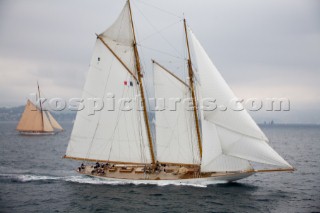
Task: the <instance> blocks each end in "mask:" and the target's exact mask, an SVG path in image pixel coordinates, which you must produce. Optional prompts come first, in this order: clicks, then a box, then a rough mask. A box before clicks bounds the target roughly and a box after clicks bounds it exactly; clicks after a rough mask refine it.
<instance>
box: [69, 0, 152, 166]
mask: <svg viewBox="0 0 320 213" xmlns="http://www.w3.org/2000/svg"><path fill="white" fill-rule="evenodd" d="M133 43H134V35H133V29H132V25H131V19H130V8H129V3H128V2H127V3H126V5H125V6H124V8H123V10H122V12H121V14H120V16H119V17H118V19H117V20H116V21H115V22H114V24H113V25H112V26H111V27H110V28H108V29H107V30H106V31H105V32H103V33H102V34H100V35H99V36H98V39H97V41H96V44H95V47H94V51H93V56H92V59H91V63H90V69H89V73H88V75H87V80H86V83H85V86H84V90H83V95H82V98H83V100H84V106H85V107H86V108H85V109H83V110H81V111H79V112H78V113H77V117H76V120H75V123H74V127H73V131H72V134H71V138H70V141H69V145H68V148H67V152H66V157H67V158H74V159H83V160H101V161H102V160H103V161H114V162H130V163H150V162H151V156H150V151H149V145H148V138H147V134H146V131H147V130H146V126H145V125H144V124H143V114H142V110H140V111H139V110H138V109H140V107H139V106H140V103H139V101H136V100H137V97H139V95H140V92H139V83H138V81H137V80H136V75H137V72H136V68H135V55H134V49H133ZM102 102H103V103H104V106H103V107H101V106H100V108H101V109H100V110H96V111H94V113H93V112H92V110H94V109H96V108H97V103H100V104H101V103H102ZM93 103H95V104H93ZM128 105H130V106H131V107H132V108H131V109H129V108H126V107H127V106H128Z"/></svg>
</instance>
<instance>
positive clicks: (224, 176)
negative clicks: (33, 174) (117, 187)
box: [65, 1, 293, 183]
mask: <svg viewBox="0 0 320 213" xmlns="http://www.w3.org/2000/svg"><path fill="white" fill-rule="evenodd" d="M183 23H184V32H185V35H184V39H185V40H186V49H187V53H188V54H187V58H186V60H185V61H186V62H187V67H188V70H187V73H188V76H186V77H187V78H186V79H188V81H185V80H183V79H180V78H179V77H177V75H175V74H174V73H173V72H171V71H169V70H168V69H167V68H165V67H164V66H162V65H161V64H159V63H158V62H156V61H153V68H154V89H155V97H156V98H162V99H165V100H167V101H165V102H164V103H165V105H164V108H165V109H167V110H158V111H156V113H155V122H154V123H155V135H152V133H151V127H150V122H149V117H148V111H147V99H146V95H145V89H144V82H143V79H144V78H143V77H144V76H143V71H142V68H141V64H140V57H139V51H138V48H137V42H136V36H135V30H134V24H133V20H132V12H131V6H130V1H127V3H126V4H125V6H124V8H123V10H122V12H121V14H120V16H119V18H118V19H117V20H116V21H115V22H114V23H113V25H112V26H111V27H110V28H108V29H107V30H106V31H104V32H103V33H101V34H99V35H97V41H96V44H95V49H94V52H93V56H92V59H91V64H90V69H89V73H88V76H87V80H86V84H85V87H84V90H83V96H82V98H83V100H84V101H85V103H84V104H86V101H87V100H88V99H90V98H93V97H94V98H100V99H102V100H103V101H105V102H108V101H110V97H109V96H108V94H110V93H112V94H113V97H116V98H119V99H121V98H122V99H123V98H124V99H126V100H127V99H129V100H134V99H135V98H136V97H137V96H138V97H141V106H142V110H136V109H137V108H138V106H140V102H139V103H135V106H136V107H137V108H136V109H135V110H127V111H126V110H122V109H121V107H120V106H117V107H115V108H114V109H113V110H107V109H102V110H100V111H97V112H96V113H95V114H93V115H92V114H91V115H88V114H87V111H85V110H82V111H79V112H78V113H77V117H76V120H75V123H74V127H73V131H72V135H71V138H70V141H69V144H68V148H67V151H66V155H65V158H69V159H74V160H80V161H93V162H97V163H96V165H84V164H83V165H81V167H79V168H78V172H79V173H80V174H84V175H89V176H94V177H99V178H105V179H109V180H122V181H126V182H132V181H135V182H139V183H157V182H161V181H164V182H170V183H175V182H177V183H203V182H205V183H214V182H230V181H236V180H239V179H242V178H245V177H248V176H250V175H252V174H254V173H257V172H277V171H293V167H292V166H291V165H290V164H289V163H288V162H286V161H285V160H284V159H283V158H282V157H281V156H280V155H279V154H278V153H277V152H276V151H274V150H273V149H272V148H271V147H270V146H269V144H268V139H267V137H266V136H265V135H264V133H263V132H262V131H261V129H260V128H259V127H258V126H257V124H256V123H255V122H254V121H253V119H252V118H251V117H250V115H249V114H248V113H247V111H245V110H243V111H232V110H226V111H219V110H211V111H204V110H200V109H199V106H198V103H199V101H200V100H201V99H204V98H215V99H217V105H225V104H226V103H228V102H229V101H230V100H232V99H234V98H235V95H234V94H233V92H232V91H231V89H230V87H229V86H228V85H227V84H226V82H225V81H224V79H223V78H222V76H221V74H220V73H219V72H218V70H217V69H216V67H215V66H214V65H213V63H212V61H211V59H210V58H209V57H208V55H207V53H206V52H205V50H204V48H203V47H202V46H201V44H200V42H199V41H198V40H197V38H196V37H195V35H194V34H193V33H192V31H191V30H190V29H189V27H188V26H187V24H186V20H185V19H184V20H183ZM193 57H194V58H193ZM194 62H195V63H194ZM194 67H196V69H195V68H194ZM170 98H179V99H190V100H191V105H192V110H186V109H185V108H184V105H178V106H177V108H176V110H174V111H171V110H168V105H167V103H168V102H169V100H170ZM251 162H258V163H262V164H269V165H273V166H276V168H273V167H272V168H271V169H265V170H255V169H254V168H253V166H252V164H251Z"/></svg>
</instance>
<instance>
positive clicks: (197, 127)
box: [183, 19, 202, 160]
mask: <svg viewBox="0 0 320 213" xmlns="http://www.w3.org/2000/svg"><path fill="white" fill-rule="evenodd" d="M183 24H184V31H185V34H186V43H187V49H188V73H189V82H190V88H191V95H192V103H193V112H194V119H195V121H196V130H197V136H198V146H199V152H200V160H201V159H202V142H201V134H200V125H199V119H198V109H197V102H196V94H195V91H194V82H193V70H192V63H191V54H190V47H189V40H188V31H187V23H186V19H183Z"/></svg>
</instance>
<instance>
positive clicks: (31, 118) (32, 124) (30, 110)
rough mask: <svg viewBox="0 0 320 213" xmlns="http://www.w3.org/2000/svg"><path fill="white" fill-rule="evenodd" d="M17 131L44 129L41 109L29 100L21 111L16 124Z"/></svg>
mask: <svg viewBox="0 0 320 213" xmlns="http://www.w3.org/2000/svg"><path fill="white" fill-rule="evenodd" d="M17 130H18V131H44V127H43V123H42V116H41V111H40V110H39V109H38V108H37V107H36V106H35V105H34V104H33V103H32V102H31V101H30V100H28V101H27V104H26V107H25V109H24V111H23V113H22V116H21V118H20V121H19V123H18V126H17Z"/></svg>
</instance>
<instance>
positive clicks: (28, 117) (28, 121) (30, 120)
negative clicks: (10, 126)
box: [16, 84, 63, 135]
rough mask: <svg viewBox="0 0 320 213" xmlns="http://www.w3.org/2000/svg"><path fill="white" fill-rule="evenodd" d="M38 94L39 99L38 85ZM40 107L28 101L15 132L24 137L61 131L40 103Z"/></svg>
mask: <svg viewBox="0 0 320 213" xmlns="http://www.w3.org/2000/svg"><path fill="white" fill-rule="evenodd" d="M38 93H39V100H41V99H40V87H39V84H38ZM39 102H40V107H37V106H36V105H35V104H33V103H32V102H31V101H30V100H29V99H28V101H27V104H26V107H25V109H24V111H23V113H22V115H21V118H20V121H19V123H18V126H17V128H16V129H17V131H19V132H20V133H21V134H26V135H52V134H55V133H56V132H59V131H63V128H62V127H61V126H60V124H59V123H58V122H57V121H56V120H55V119H54V117H53V116H52V115H51V113H50V112H49V111H47V110H43V108H42V104H41V101H39Z"/></svg>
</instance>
